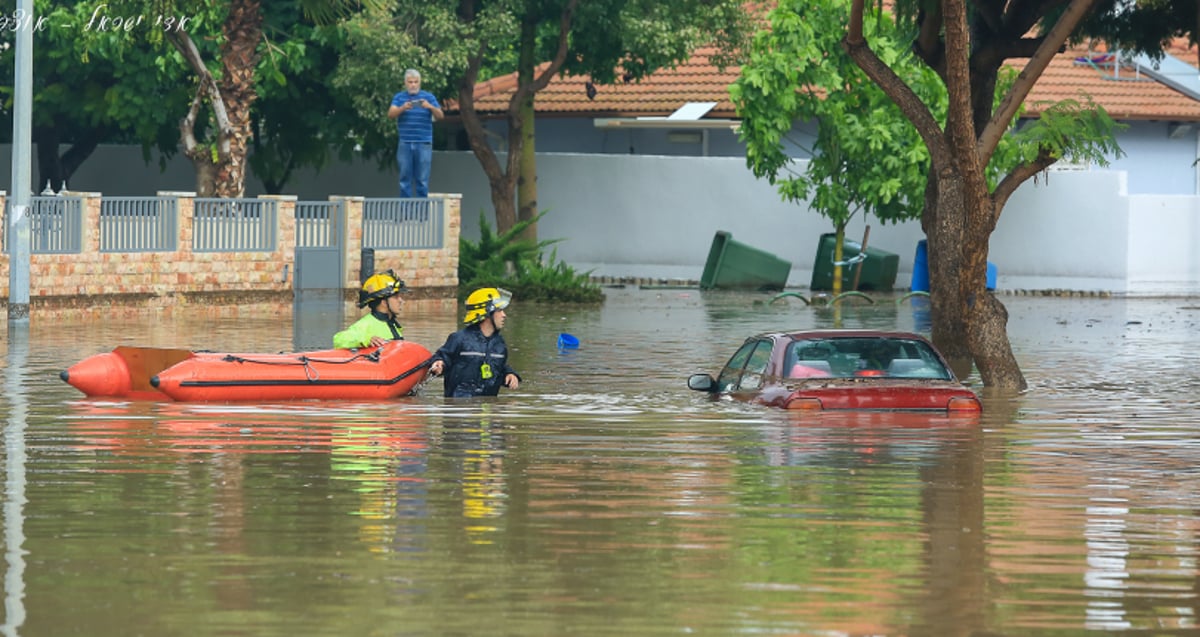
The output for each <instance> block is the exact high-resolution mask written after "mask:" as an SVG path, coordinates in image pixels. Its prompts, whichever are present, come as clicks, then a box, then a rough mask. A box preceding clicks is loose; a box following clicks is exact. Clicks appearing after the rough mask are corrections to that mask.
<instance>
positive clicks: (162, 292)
mask: <svg viewBox="0 0 1200 637" xmlns="http://www.w3.org/2000/svg"><path fill="white" fill-rule="evenodd" d="M5 194H6V193H4V192H3V191H0V209H3V208H4V204H5V200H6V196H5ZM63 194H64V195H69V196H72V197H82V198H83V210H82V213H83V220H82V225H83V241H82V249H81V250H80V252H78V253H70V254H33V255H31V256H30V268H29V305H30V312H31V313H37V312H39V311H51V312H53V311H57V310H62V309H70V308H79V307H88V308H96V307H97V306H117V307H131V308H134V307H154V308H171V307H174V306H195V305H211V306H224V305H231V304H246V303H250V304H255V305H258V304H264V303H265V304H271V303H280V302H288V303H290V302H291V301H292V299H293V284H294V282H293V275H294V273H295V269H296V264H295V246H296V216H295V209H296V197H295V196H290V195H261V196H259V197H258V198H259V199H273V200H275V201H276V202H277V203H278V211H279V214H278V225H279V228H278V240H277V241H276V244H275V249H274V250H273V251H269V252H268V251H259V252H193V251H192V228H193V223H192V221H193V210H194V199H195V193H180V192H160V193H158V195H159V196H160V197H173V198H176V199H177V206H176V210H177V213H176V214H177V215H178V219H177V223H178V226H177V227H178V233H179V235H178V239H179V240H178V248H177V249H176V251H174V252H101V251H100V237H99V234H100V233H99V228H100V207H101V206H100V202H101V194H100V193H92V192H66V193H63ZM430 197H431V198H440V199H442V200H443V205H444V211H445V214H444V215H443V220H442V223H443V228H442V230H443V233H442V234H443V237H444V240H443V242H442V246H441V248H440V249H421V250H380V249H376V250H375V256H374V269H375V270H386V269H388V268H391V269H393V270H395V271H396V274H397V276H399V277H400V278H402V279H404V280H405V282H406V283H407V284H408V286H409V287H410V288H412V290H413V293H414V294H413V297H414V298H446V297H448V298H454V297H455V295H456V289H457V286H458V241H459V234H460V227H461V219H460V217H461V207H462V197H461V195H456V194H452V195H445V194H432V195H430ZM329 200H330V201H341V202H343V204H344V207H345V215H344V216H343V217H344V218H343V223H344V224H345V225H344V227H343V228H342V229H341V230H342V232H341V233H340V234H341V236H342V237H345V242H346V243H345V250H344V256H345V262H344V263H343V272H344V273H345V277H344V280H343V282H342V284H343V291H344V296H345V298H347V299H353V298H357V291H358V288H359V280H358V279H359V269H360V265H361V257H362V250H361V248H360V246H361V244H362V226H363V224H362V214H363V200H364V198H363V197H353V196H348V197H342V196H335V197H330V198H329ZM7 231H8V222H7V217H6V219H5V223H4V224H3V226H0V232H7ZM8 288H9V255H8V254H7V253H3V254H0V297H2V298H3V301H4V303H5V304H6V305H7V303H8V295H9V289H8Z"/></svg>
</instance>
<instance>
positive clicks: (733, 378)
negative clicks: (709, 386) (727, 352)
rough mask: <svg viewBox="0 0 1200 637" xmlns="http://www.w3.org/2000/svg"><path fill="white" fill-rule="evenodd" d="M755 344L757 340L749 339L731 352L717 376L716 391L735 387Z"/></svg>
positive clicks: (724, 390)
mask: <svg viewBox="0 0 1200 637" xmlns="http://www.w3.org/2000/svg"><path fill="white" fill-rule="evenodd" d="M757 345H758V341H757V340H754V339H751V340H748V341H746V342H745V343H744V344H743V345H742V346H741V347H740V348H739V349H738V351H736V352H734V353H733V356H731V357H730V358H729V362H728V363H725V368H724V369H722V370H721V375H720V376H719V377H717V391H719V392H726V391H729V390H730V389H731V388H733V387H737V383H738V379H740V378H741V377H742V370H743V369H744V368H745V367H746V361H747V360H749V359H750V354H751V353H752V352H753V351H754V348H755V347H756V346H757Z"/></svg>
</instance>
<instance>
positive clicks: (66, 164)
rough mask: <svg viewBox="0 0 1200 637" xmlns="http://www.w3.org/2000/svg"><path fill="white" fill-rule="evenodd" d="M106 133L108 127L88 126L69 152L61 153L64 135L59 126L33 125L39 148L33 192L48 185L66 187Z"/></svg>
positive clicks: (58, 190)
mask: <svg viewBox="0 0 1200 637" xmlns="http://www.w3.org/2000/svg"><path fill="white" fill-rule="evenodd" d="M107 134H108V129H107V128H106V127H97V128H92V129H89V130H88V131H87V132H86V133H85V134H84V137H83V138H81V139H76V140H75V141H74V143H72V144H71V146H70V147H68V148H67V150H66V152H64V153H62V154H59V152H58V151H59V148H60V147H61V145H62V137H61V135H59V129H58V127H55V126H34V127H33V132H32V138H33V143H35V144H37V149H38V179H37V181H36V182H35V183H34V184H33V186H34V192H41V191H42V190H43V189H44V188H46V186H47V185H48V186H49V187H50V190H52V191H54V192H60V191H62V190H65V189H66V188H67V185H68V182H69V180H70V179H71V175H73V174H75V171H76V170H78V169H79V167H80V166H81V165H82V164H83V162H84V161H85V160H86V159H87V158H88V157H91V155H92V153H93V152H94V151H95V150H96V147H97V146H99V145H100V140H101V139H103V138H104V137H105V136H106V135H107Z"/></svg>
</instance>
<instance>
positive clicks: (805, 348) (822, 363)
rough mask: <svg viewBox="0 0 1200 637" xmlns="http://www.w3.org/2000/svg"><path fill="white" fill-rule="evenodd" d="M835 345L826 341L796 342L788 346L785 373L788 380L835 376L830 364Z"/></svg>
mask: <svg viewBox="0 0 1200 637" xmlns="http://www.w3.org/2000/svg"><path fill="white" fill-rule="evenodd" d="M833 352H834V348H833V345H832V344H830V343H829V342H828V341H826V340H824V339H805V340H801V341H794V342H793V343H791V344H790V345H789V346H788V351H787V355H786V356H785V358H784V360H785V361H786V362H785V363H784V367H783V369H784V373H785V374H786V376H787V377H788V378H828V377H830V376H833V368H832V366H831V365H830V363H829V359H830V357H831V356H832V355H833Z"/></svg>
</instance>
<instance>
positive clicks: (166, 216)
mask: <svg viewBox="0 0 1200 637" xmlns="http://www.w3.org/2000/svg"><path fill="white" fill-rule="evenodd" d="M84 201H85V198H83V197H76V196H69V195H68V196H58V195H53V196H44V195H43V196H33V197H31V198H30V204H29V207H28V212H27V214H28V215H29V219H30V224H29V227H30V244H31V245H30V251H31V253H33V254H79V253H81V252H82V251H83V238H84V234H85V232H84V230H85V228H84V227H83V225H84ZM193 201H194V208H193V216H192V250H193V251H195V252H271V251H274V250H275V249H276V248H277V246H278V244H279V202H278V201H275V200H269V199H211V198H197V199H194V200H193ZM6 203H7V207H8V208H9V210H8V212H7V213H6V214H5V219H8V218H9V214H11V208H12V200H11V199H9V200H8V201H7V202H6ZM346 214H347V210H346V207H345V202H343V201H311V202H306V201H301V202H297V203H296V208H295V219H296V237H295V238H296V247H298V248H333V247H345V246H343V244H344V243H345V241H346V240H347V237H343V236H341V234H342V233H343V228H344V225H345V215H346ZM444 217H445V208H444V200H443V199H440V198H438V199H394V198H388V199H365V200H364V201H363V210H362V243H361V246H360V247H362V248H376V249H384V250H389V249H391V250H396V249H399V250H438V249H441V248H442V247H443V245H442V244H443V242H444V240H445V231H444V229H443V220H444ZM180 222H181V220H180V218H179V199H178V198H176V197H169V196H166V197H102V198H100V213H99V220H98V227H96V228H93V229H91V230H90V232H94V233H95V236H96V237H97V239H98V243H99V249H100V252H104V253H116V252H129V253H133V252H175V251H178V250H179V243H180V240H179V237H180V234H179V233H180ZM93 223H95V222H93ZM5 225H6V228H5V230H6V231H5V232H3V233H0V249H2V250H3V251H4V252H5V253H7V252H8V251H9V248H10V246H9V244H10V241H9V236H8V235H9V234H10V233H9V232H8V231H7V229H8V228H10V227H11V224H8V223H7V221H6V222H5Z"/></svg>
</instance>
